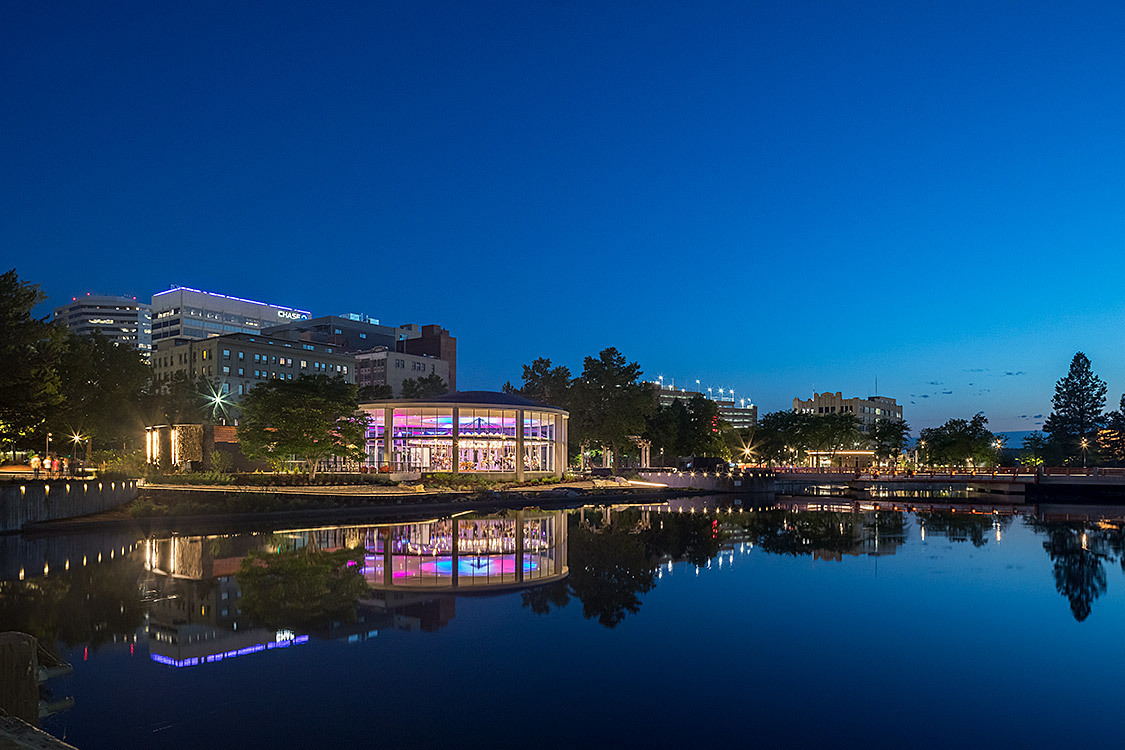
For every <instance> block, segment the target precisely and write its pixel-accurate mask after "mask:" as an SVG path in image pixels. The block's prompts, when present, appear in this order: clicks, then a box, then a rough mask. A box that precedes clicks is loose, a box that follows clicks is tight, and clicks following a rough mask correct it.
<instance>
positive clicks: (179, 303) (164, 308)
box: [152, 286, 312, 341]
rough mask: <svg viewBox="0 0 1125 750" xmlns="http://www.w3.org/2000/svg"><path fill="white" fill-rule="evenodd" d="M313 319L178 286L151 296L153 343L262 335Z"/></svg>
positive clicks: (276, 307)
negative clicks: (243, 334) (280, 327)
mask: <svg viewBox="0 0 1125 750" xmlns="http://www.w3.org/2000/svg"><path fill="white" fill-rule="evenodd" d="M311 316H312V313H310V312H309V311H308V310H298V309H296V308H294V307H284V306H282V305H271V304H269V303H266V302H255V301H254V300H249V299H242V298H241V297H230V296H228V295H226V294H218V293H216V292H204V291H200V290H199V289H190V288H188V287H184V286H177V287H172V288H171V289H168V290H167V291H163V292H157V293H156V294H154V295H152V340H153V341H160V340H161V339H166V338H188V339H205V338H207V337H209V336H219V335H221V334H224V333H261V332H262V330H263V329H265V328H269V327H270V326H274V325H277V324H278V323H284V322H287V321H292V320H308V319H309V318H310V317H311Z"/></svg>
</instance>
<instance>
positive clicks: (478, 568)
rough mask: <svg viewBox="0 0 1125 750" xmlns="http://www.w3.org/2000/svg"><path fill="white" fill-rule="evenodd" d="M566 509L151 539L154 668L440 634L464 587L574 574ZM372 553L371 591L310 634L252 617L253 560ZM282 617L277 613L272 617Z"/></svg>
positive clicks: (365, 570) (367, 565)
mask: <svg viewBox="0 0 1125 750" xmlns="http://www.w3.org/2000/svg"><path fill="white" fill-rule="evenodd" d="M566 539H567V536H566V520H565V514H564V512H563V511H551V512H539V511H509V512H507V513H503V514H495V515H480V514H466V515H464V516H460V517H455V518H445V519H438V520H430V521H424V522H418V523H410V524H389V525H378V526H346V527H331V528H319V529H298V530H290V531H279V532H274V533H262V534H241V535H218V536H173V537H168V538H164V539H150V540H148V541H147V542H146V543H145V544H144V555H145V570H146V576H145V578H144V580H143V582H142V594H143V598H144V599H145V600H146V601H147V602H148V603H149V608H148V611H147V614H146V616H145V622H144V626H143V631H144V633H145V634H146V635H147V638H148V641H149V648H150V653H151V657H152V659H153V660H154V661H157V662H159V663H161V664H166V665H169V666H174V667H194V666H200V665H205V664H209V663H214V662H217V661H222V660H225V659H230V658H236V657H240V656H247V655H250V654H255V653H261V652H267V651H271V650H275V649H281V648H289V647H292V646H299V645H302V644H304V643H306V642H307V641H308V640H309V638H310V637H316V638H322V639H332V640H346V641H348V642H353V643H354V642H358V641H362V640H366V639H368V638H372V637H375V636H377V635H378V633H379V631H380V630H388V629H394V630H407V631H412V630H421V631H434V630H438V629H440V628H442V627H444V626H445V625H447V624H448V623H449V622H450V621H451V620H452V619H453V618H454V616H455V614H456V600H455V596H454V594H455V592H458V591H467V592H474V593H476V592H486V591H496V590H508V589H513V588H526V587H528V586H535V585H540V584H544V583H550V582H554V581H558V580H560V579H561V578H563V577H565V576H566V575H567V573H568V568H567V551H566ZM356 548H362V554H361V555H360V556H359V559H361V560H362V564H361V565H360V566H359V568H358V570H357V571H356V574H357V575H359V576H362V578H363V580H365V581H366V583H367V587H368V589H369V590H368V591H366V593H364V594H363V595H361V596H360V597H359V598H358V599H355V600H354V601H349V602H347V603H346V604H347V609H348V610H349V613H348V614H349V616H346V617H341V616H338V615H337V613H335V611H333V612H332V613H328V614H326V616H324V617H322V618H319V619H315V620H314V621H313V622H311V623H309V624H308V627H307V628H304V629H298V628H296V627H290V628H272V627H271V628H265V627H261V626H260V624H259V623H256V622H254V621H253V620H252V619H251V618H250V617H249V616H248V615H247V614H244V612H243V607H242V603H243V594H244V591H243V586H242V584H241V583H240V579H239V575H238V573H239V570H240V569H241V567H242V564H243V561H244V560H245V559H246V558H247V557H248V556H250V555H252V554H261V553H265V554H266V556H267V559H268V556H270V555H277V556H281V555H286V554H293V553H296V552H299V551H301V550H309V549H314V550H321V551H325V552H333V551H337V550H344V549H356ZM271 619H272V618H271Z"/></svg>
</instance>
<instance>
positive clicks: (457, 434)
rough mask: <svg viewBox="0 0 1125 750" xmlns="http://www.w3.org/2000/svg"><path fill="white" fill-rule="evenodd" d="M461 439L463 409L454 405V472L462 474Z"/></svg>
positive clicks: (455, 572)
mask: <svg viewBox="0 0 1125 750" xmlns="http://www.w3.org/2000/svg"><path fill="white" fill-rule="evenodd" d="M460 441H461V409H460V408H458V407H456V406H454V407H453V473H454V474H460V473H461V446H460ZM456 536H457V535H456V534H454V538H456ZM453 567H454V570H453V575H454V580H457V579H456V576H457V566H456V564H454V566H453Z"/></svg>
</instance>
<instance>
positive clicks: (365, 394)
mask: <svg viewBox="0 0 1125 750" xmlns="http://www.w3.org/2000/svg"><path fill="white" fill-rule="evenodd" d="M394 396H395V394H394V390H393V389H392V388H391V387H390V386H389V385H387V384H386V383H378V384H376V385H365V386H363V387H362V388H360V389H359V402H360V403H361V404H365V403H367V402H368V401H382V400H384V399H388V398H394Z"/></svg>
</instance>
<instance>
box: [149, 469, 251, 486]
mask: <svg viewBox="0 0 1125 750" xmlns="http://www.w3.org/2000/svg"><path fill="white" fill-rule="evenodd" d="M148 481H150V482H152V483H153V484H191V485H195V484H219V485H230V484H234V477H232V476H231V475H230V474H224V473H222V472H221V471H189V472H184V473H183V474H154V475H153V476H151V477H149V480H148Z"/></svg>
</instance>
